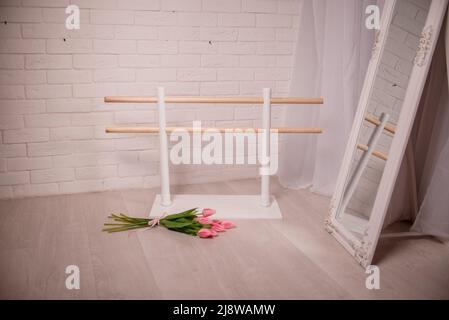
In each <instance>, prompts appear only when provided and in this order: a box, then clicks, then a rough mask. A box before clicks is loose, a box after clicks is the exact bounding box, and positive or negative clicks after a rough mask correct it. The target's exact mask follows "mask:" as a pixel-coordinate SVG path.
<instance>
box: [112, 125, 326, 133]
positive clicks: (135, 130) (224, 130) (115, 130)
mask: <svg viewBox="0 0 449 320" xmlns="http://www.w3.org/2000/svg"><path fill="white" fill-rule="evenodd" d="M175 130H182V131H186V132H188V133H195V132H201V133H202V132H206V131H210V132H213V131H215V132H219V133H248V132H247V131H250V132H261V131H262V130H263V129H259V128H192V127H167V128H165V132H167V133H171V132H173V131H175ZM271 132H278V133H292V134H293V133H298V134H299V133H311V134H320V133H322V132H323V130H321V129H320V128H272V129H271ZM106 133H159V127H129V128H125V127H121V128H106Z"/></svg>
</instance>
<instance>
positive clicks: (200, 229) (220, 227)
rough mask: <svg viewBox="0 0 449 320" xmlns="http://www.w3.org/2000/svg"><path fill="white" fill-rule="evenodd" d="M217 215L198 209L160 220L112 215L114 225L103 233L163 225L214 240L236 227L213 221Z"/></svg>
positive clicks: (166, 216) (224, 222)
mask: <svg viewBox="0 0 449 320" xmlns="http://www.w3.org/2000/svg"><path fill="white" fill-rule="evenodd" d="M214 214H215V210H214V209H203V210H202V211H201V212H199V211H198V208H193V209H190V210H187V211H183V212H180V213H175V214H170V215H163V216H161V217H159V218H154V219H149V218H133V217H128V216H127V215H124V214H119V215H116V214H112V215H110V216H109V217H108V218H109V219H112V220H113V221H114V222H113V223H105V224H104V225H105V228H104V229H103V231H106V232H109V233H110V232H119V231H128V230H134V229H140V228H153V227H155V226H158V225H161V226H163V227H165V228H167V229H169V230H173V231H177V232H182V233H185V234H190V235H192V236H198V237H200V238H214V237H216V236H217V235H218V233H219V232H224V231H225V230H226V229H231V228H234V227H235V225H234V223H232V222H231V221H226V220H217V219H214V220H211V216H212V215H214Z"/></svg>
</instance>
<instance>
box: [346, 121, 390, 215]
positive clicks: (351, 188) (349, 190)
mask: <svg viewBox="0 0 449 320" xmlns="http://www.w3.org/2000/svg"><path fill="white" fill-rule="evenodd" d="M389 118H390V115H389V114H387V113H382V114H381V116H380V124H379V125H378V126H377V127H375V128H374V132H373V134H372V136H371V138H370V139H369V142H368V150H366V151H365V153H364V154H363V155H362V157H361V158H360V161H359V163H358V164H357V167H356V168H355V170H354V174H353V175H352V177H351V178H350V180H349V182H348V184H347V187H346V192H345V194H344V196H343V201H342V205H341V211H340V212H341V213H344V212H345V210H346V207H347V206H348V204H349V200H350V199H351V197H352V195H353V194H354V192H355V189H356V188H357V185H358V184H359V181H360V178H361V177H362V174H363V171H364V170H365V168H366V166H367V165H368V161H369V159H370V158H371V155H372V154H373V151H374V149H375V148H376V146H377V143H378V142H379V138H380V136H381V135H382V132H383V130H384V128H385V125H386V124H387V121H388V119H389Z"/></svg>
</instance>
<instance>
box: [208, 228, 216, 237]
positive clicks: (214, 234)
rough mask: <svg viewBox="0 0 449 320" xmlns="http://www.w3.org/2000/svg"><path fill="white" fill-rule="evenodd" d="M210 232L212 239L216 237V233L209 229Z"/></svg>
mask: <svg viewBox="0 0 449 320" xmlns="http://www.w3.org/2000/svg"><path fill="white" fill-rule="evenodd" d="M209 230H210V233H211V234H212V237H216V236H218V233H217V231H215V230H212V229H209Z"/></svg>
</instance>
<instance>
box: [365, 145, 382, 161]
mask: <svg viewBox="0 0 449 320" xmlns="http://www.w3.org/2000/svg"><path fill="white" fill-rule="evenodd" d="M357 149H359V150H362V151H368V146H367V145H365V144H359V145H357ZM373 156H375V157H377V158H379V159H382V160H385V161H387V160H388V157H387V156H386V155H385V154H383V153H382V152H379V151H373Z"/></svg>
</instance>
